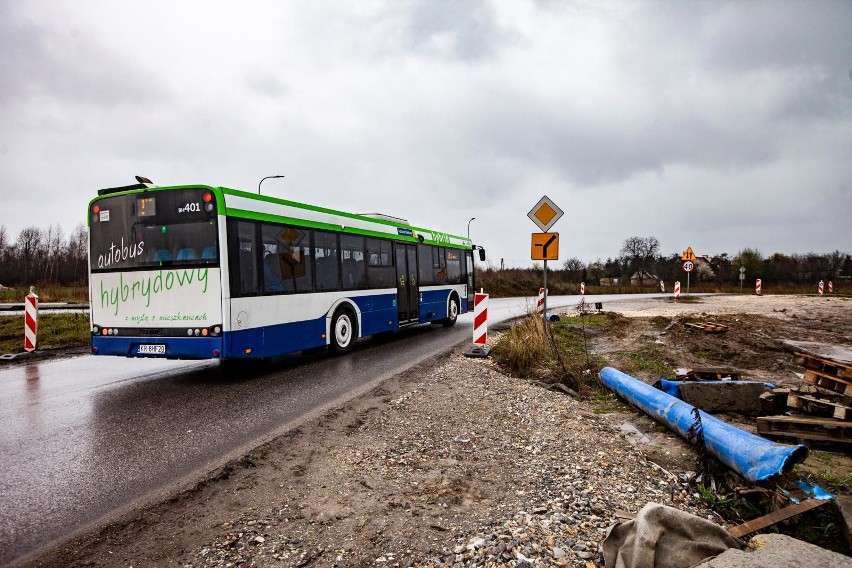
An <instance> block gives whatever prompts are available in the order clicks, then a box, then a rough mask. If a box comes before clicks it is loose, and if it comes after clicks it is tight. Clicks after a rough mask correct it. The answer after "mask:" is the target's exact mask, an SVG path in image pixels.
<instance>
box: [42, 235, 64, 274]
mask: <svg viewBox="0 0 852 568" xmlns="http://www.w3.org/2000/svg"><path fill="white" fill-rule="evenodd" d="M64 240H65V239H64V237H63V235H62V228H61V227H60V226H59V225H58V224H57V225H50V226H48V228H47V234H46V235H45V238H44V248H45V251H44V256H45V263H44V279H45V280H46V281H47V282H53V283H55V282H56V281H57V279H58V276H59V275H58V272H59V261H60V259H61V257H62V256H63V253H64V250H63V249H64V248H65V245H64Z"/></svg>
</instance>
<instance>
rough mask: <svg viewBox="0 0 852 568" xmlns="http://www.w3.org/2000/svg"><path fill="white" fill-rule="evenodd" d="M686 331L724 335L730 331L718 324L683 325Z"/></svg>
mask: <svg viewBox="0 0 852 568" xmlns="http://www.w3.org/2000/svg"><path fill="white" fill-rule="evenodd" d="M683 325H685V326H686V327H687V329H694V330H696V331H703V332H704V333H725V332H726V331H728V329H730V328H729V327H728V326H727V325H722V324H720V323H685V324H683Z"/></svg>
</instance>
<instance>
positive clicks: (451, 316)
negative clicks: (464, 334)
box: [441, 296, 459, 327]
mask: <svg viewBox="0 0 852 568" xmlns="http://www.w3.org/2000/svg"><path fill="white" fill-rule="evenodd" d="M458 319H459V299H458V298H456V297H455V296H453V297H452V298H450V305H449V306H447V318H446V319H445V320H443V321H442V322H441V323H442V324H444V326H445V327H450V326H453V325H456V322H457V321H458Z"/></svg>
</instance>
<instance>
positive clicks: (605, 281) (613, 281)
mask: <svg viewBox="0 0 852 568" xmlns="http://www.w3.org/2000/svg"><path fill="white" fill-rule="evenodd" d="M600 283H601V286H618V285H619V278H601V280H600Z"/></svg>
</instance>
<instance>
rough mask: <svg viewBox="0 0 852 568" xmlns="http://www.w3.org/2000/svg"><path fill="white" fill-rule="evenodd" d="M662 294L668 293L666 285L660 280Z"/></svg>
mask: <svg viewBox="0 0 852 568" xmlns="http://www.w3.org/2000/svg"><path fill="white" fill-rule="evenodd" d="M660 292H662V293H663V294H665V293H666V283H665V282H663V281H662V280H660Z"/></svg>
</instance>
